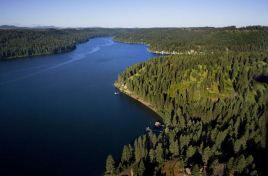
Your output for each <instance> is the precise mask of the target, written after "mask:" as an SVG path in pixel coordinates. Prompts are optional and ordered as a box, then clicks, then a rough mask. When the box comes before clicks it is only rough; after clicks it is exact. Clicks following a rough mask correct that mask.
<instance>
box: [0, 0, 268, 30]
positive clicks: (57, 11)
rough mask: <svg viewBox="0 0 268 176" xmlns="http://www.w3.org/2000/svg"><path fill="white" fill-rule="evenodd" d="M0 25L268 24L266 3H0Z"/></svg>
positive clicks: (216, 0)
mask: <svg viewBox="0 0 268 176" xmlns="http://www.w3.org/2000/svg"><path fill="white" fill-rule="evenodd" d="M0 7H1V10H0V25H4V24H6V25H17V26H27V27H33V26H38V25H40V26H48V25H54V26H58V27H91V26H100V27H126V28H130V27H199V26H215V27H223V26H230V25H235V26H237V27H242V26H248V25H264V26H268V10H267V9H268V0H221V1H219V0H135V1H129V0H0Z"/></svg>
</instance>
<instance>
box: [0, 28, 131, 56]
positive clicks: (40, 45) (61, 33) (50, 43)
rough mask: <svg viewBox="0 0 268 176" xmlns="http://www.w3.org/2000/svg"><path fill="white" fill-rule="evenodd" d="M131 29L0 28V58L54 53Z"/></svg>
mask: <svg viewBox="0 0 268 176" xmlns="http://www.w3.org/2000/svg"><path fill="white" fill-rule="evenodd" d="M131 31H133V29H120V28H117V29H106V28H97V29H0V59H9V58H16V57H27V56H36V55H46V54H56V53H62V52H67V51H71V50H74V49H76V45H78V44H80V43H84V42H87V41H88V40H89V39H91V38H97V37H109V36H115V35H121V34H126V33H128V32H131Z"/></svg>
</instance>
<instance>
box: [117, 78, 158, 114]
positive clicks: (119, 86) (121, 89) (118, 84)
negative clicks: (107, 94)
mask: <svg viewBox="0 0 268 176" xmlns="http://www.w3.org/2000/svg"><path fill="white" fill-rule="evenodd" d="M114 86H115V87H117V88H118V90H119V91H120V92H122V93H124V94H126V95H128V96H130V97H131V98H133V99H135V100H137V101H139V102H140V103H142V104H144V105H145V106H147V107H148V108H150V109H151V110H153V111H154V112H156V113H157V109H156V108H152V107H150V103H148V102H146V101H144V100H143V99H142V98H141V97H139V96H138V95H133V93H132V92H131V91H129V90H128V89H126V90H123V85H120V83H114ZM157 114H158V113H157ZM158 115H159V116H160V114H158ZM160 117H161V118H162V119H163V117H162V116H160Z"/></svg>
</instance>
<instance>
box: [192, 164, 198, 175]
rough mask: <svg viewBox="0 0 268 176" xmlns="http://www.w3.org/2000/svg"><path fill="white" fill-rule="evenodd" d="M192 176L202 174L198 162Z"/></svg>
mask: <svg viewBox="0 0 268 176" xmlns="http://www.w3.org/2000/svg"><path fill="white" fill-rule="evenodd" d="M191 175H192V176H200V171H199V167H198V165H197V164H195V165H194V168H193V170H192V173H191Z"/></svg>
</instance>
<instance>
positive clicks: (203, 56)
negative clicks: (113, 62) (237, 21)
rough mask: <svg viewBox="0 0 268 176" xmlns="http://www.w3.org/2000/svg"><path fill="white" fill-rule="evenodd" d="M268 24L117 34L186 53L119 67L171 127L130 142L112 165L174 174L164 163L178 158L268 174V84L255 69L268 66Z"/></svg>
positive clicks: (124, 83) (193, 165) (195, 167)
mask: <svg viewBox="0 0 268 176" xmlns="http://www.w3.org/2000/svg"><path fill="white" fill-rule="evenodd" d="M267 29H268V28H267V27H260V26H250V27H245V28H235V27H226V28H220V29H216V28H189V29H168V28H166V29H140V30H136V31H134V32H133V33H129V34H126V35H122V36H118V37H115V40H116V41H121V42H128V43H145V44H147V45H149V48H150V50H155V51H156V50H157V51H160V50H164V51H169V52H172V51H174V50H176V49H178V50H176V51H182V52H183V53H182V54H174V55H168V56H160V57H156V58H151V59H149V60H148V61H147V62H141V63H138V64H135V65H133V66H130V67H127V68H126V70H125V71H124V72H122V73H121V74H119V76H118V80H117V81H116V83H115V85H116V86H117V87H118V88H119V89H120V90H121V91H122V92H125V93H127V94H129V95H130V96H133V95H135V96H136V97H138V99H142V100H143V101H146V102H148V103H149V104H150V105H149V107H150V108H152V109H153V110H155V111H156V112H157V113H158V114H159V115H160V116H161V117H162V118H163V120H164V123H165V129H164V131H163V132H162V133H160V134H159V135H157V134H155V133H153V132H152V131H150V132H149V133H146V134H144V135H142V136H140V137H138V138H137V139H136V140H135V141H134V144H132V145H131V144H129V145H125V146H124V148H123V151H122V157H121V158H113V157H112V156H111V155H110V156H108V158H107V163H106V170H107V172H106V173H107V174H109V175H116V174H119V173H121V172H122V171H124V170H126V169H128V168H131V169H132V171H133V174H134V175H135V176H142V175H166V174H167V173H165V174H163V172H162V170H163V168H164V166H165V165H166V164H167V163H168V162H170V161H174V160H178V165H179V166H178V167H177V168H176V169H178V173H177V174H181V175H183V174H186V173H187V172H186V171H187V169H188V170H189V171H190V172H191V175H218V174H219V175H220V172H224V174H226V175H229V174H231V175H249V176H257V175H264V174H263V172H262V169H263V166H264V162H263V160H264V155H263V154H264V151H265V148H266V138H267V137H266V134H267V129H266V124H267V110H266V101H267V98H268V96H267V90H268V89H267V84H260V83H257V82H256V81H255V80H254V76H256V75H267V74H268V30H267ZM141 39H143V40H142V41H143V42H141ZM181 39H182V40H181ZM198 46H201V47H198ZM188 50H195V51H196V50H198V52H194V53H188V52H185V51H188ZM176 166H177V165H176ZM172 172H173V171H172ZM188 174H189V173H188ZM167 175H169V174H167ZM171 175H172V174H171Z"/></svg>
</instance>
